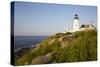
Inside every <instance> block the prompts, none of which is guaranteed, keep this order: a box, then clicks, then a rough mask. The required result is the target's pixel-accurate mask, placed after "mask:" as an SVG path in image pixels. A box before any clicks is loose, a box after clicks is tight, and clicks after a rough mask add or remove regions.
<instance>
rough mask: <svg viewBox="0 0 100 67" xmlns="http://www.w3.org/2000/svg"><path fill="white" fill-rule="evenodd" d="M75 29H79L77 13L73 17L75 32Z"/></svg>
mask: <svg viewBox="0 0 100 67" xmlns="http://www.w3.org/2000/svg"><path fill="white" fill-rule="evenodd" d="M75 31H79V18H78V15H77V14H75V16H74V19H73V32H75Z"/></svg>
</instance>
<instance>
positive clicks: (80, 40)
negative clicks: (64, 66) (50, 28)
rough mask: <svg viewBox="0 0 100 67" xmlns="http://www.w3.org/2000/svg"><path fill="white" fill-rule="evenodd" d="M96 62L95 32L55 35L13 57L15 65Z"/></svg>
mask: <svg viewBox="0 0 100 67" xmlns="http://www.w3.org/2000/svg"><path fill="white" fill-rule="evenodd" d="M94 60H97V31H96V30H88V31H79V32H74V33H70V32H67V33H57V34H55V35H53V36H50V37H48V38H47V39H45V40H44V41H42V42H41V43H39V44H37V46H36V47H34V48H30V50H29V51H28V52H27V53H25V54H24V55H22V56H20V57H18V58H17V59H16V57H15V65H25V64H48V63H63V62H80V61H94Z"/></svg>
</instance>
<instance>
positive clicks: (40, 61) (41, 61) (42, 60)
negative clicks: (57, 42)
mask: <svg viewBox="0 0 100 67" xmlns="http://www.w3.org/2000/svg"><path fill="white" fill-rule="evenodd" d="M51 60H52V53H48V54H46V55H42V56H38V57H36V58H35V59H33V60H32V63H31V64H45V63H49V62H50V61H51Z"/></svg>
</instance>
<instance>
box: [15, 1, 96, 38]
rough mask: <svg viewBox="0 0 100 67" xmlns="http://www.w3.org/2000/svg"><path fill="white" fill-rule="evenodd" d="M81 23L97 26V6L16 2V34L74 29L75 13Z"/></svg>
mask: <svg viewBox="0 0 100 67" xmlns="http://www.w3.org/2000/svg"><path fill="white" fill-rule="evenodd" d="M75 14H78V16H79V18H80V25H81V24H90V23H91V21H93V24H94V25H95V26H97V7H96V6H79V5H67V4H48V3H34V2H33V3H31V2H15V14H14V16H15V17H14V34H15V35H16V36H35V35H53V34H55V33H59V32H63V31H64V30H65V29H66V28H67V29H68V30H72V26H73V18H74V15H75Z"/></svg>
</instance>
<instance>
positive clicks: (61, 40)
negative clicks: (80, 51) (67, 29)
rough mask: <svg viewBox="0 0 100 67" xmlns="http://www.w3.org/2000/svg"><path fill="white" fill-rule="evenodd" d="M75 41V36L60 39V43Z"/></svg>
mask: <svg viewBox="0 0 100 67" xmlns="http://www.w3.org/2000/svg"><path fill="white" fill-rule="evenodd" d="M73 39H75V36H74V35H67V36H63V37H60V38H59V41H60V42H63V41H69V40H73Z"/></svg>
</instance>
